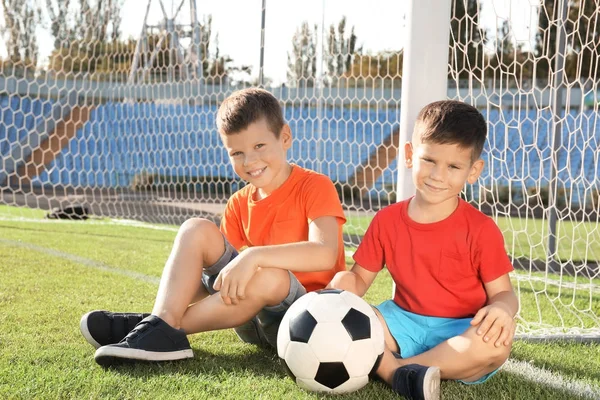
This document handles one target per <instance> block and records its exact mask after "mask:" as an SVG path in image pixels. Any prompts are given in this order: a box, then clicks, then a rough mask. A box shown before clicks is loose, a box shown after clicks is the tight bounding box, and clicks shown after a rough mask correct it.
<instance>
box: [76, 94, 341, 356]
mask: <svg viewBox="0 0 600 400" xmlns="http://www.w3.org/2000/svg"><path fill="white" fill-rule="evenodd" d="M217 128H218V131H219V134H220V136H221V140H222V142H223V144H224V146H225V148H226V149H227V152H228V153H229V158H230V161H231V164H232V166H233V168H234V170H235V172H236V174H237V175H238V176H240V178H242V179H244V180H245V181H247V182H248V185H246V186H245V187H244V188H243V189H241V190H239V191H238V192H236V193H235V194H234V195H233V196H231V198H230V199H229V201H228V202H227V206H226V208H225V211H224V213H223V218H222V220H221V226H220V229H219V227H217V226H216V225H214V224H213V223H212V222H210V221H208V220H205V219H199V218H193V219H190V220H188V221H186V222H185V223H183V224H182V226H181V227H180V229H179V232H178V234H177V237H176V238H175V243H174V246H173V249H172V251H171V255H170V256H169V258H168V260H167V262H166V265H165V268H164V271H163V274H162V277H161V281H160V285H159V289H158V294H157V296H156V301H155V303H154V308H153V310H152V313H151V314H134V313H111V312H107V311H92V312H90V313H87V314H86V315H84V316H83V317H82V319H81V323H80V329H81V332H82V334H83V336H84V337H85V338H86V339H87V341H88V342H89V343H91V344H92V345H93V346H95V347H96V348H97V350H96V354H95V360H96V362H97V363H99V364H101V365H111V364H113V363H117V362H120V361H125V360H130V361H131V360H133V361H135V360H146V361H165V360H178V359H185V358H192V357H193V352H192V349H191V347H190V344H189V342H188V339H187V336H186V335H188V334H192V333H198V332H205V331H210V330H217V329H226V328H234V329H235V331H236V333H237V334H238V336H239V337H240V338H241V339H242V340H243V341H245V342H247V343H253V344H259V345H271V346H276V343H277V329H278V327H279V323H280V322H281V318H282V317H283V315H284V313H285V312H286V310H287V309H288V308H289V307H290V305H291V304H292V303H293V302H294V301H295V300H297V299H298V298H299V297H300V296H302V295H303V294H305V293H306V291H312V290H317V289H322V288H324V287H325V286H326V285H327V283H328V282H329V281H330V280H331V278H333V276H334V275H335V273H336V272H339V271H342V270H345V257H344V247H343V241H342V226H343V224H344V222H345V218H344V213H343V210H342V206H341V204H340V201H339V198H338V195H337V192H336V190H335V188H334V186H333V183H332V182H331V180H330V179H329V178H328V177H326V176H324V175H321V174H318V173H316V172H313V171H310V170H307V169H304V168H301V167H299V166H297V165H293V164H290V163H289V162H288V161H287V150H288V149H289V148H290V147H291V145H292V132H291V131H290V127H289V126H288V125H287V124H286V123H285V122H284V120H283V115H282V111H281V107H280V105H279V102H278V101H277V99H275V97H273V96H272V95H271V94H270V93H269V92H267V91H265V90H261V89H246V90H241V91H238V92H235V93H233V94H232V95H231V96H229V97H228V98H227V99H225V101H224V102H223V103H222V104H221V106H220V108H219V111H218V114H217ZM246 247H247V248H246ZM243 248H246V249H245V250H244V251H242V252H240V253H238V251H239V250H241V249H243Z"/></svg>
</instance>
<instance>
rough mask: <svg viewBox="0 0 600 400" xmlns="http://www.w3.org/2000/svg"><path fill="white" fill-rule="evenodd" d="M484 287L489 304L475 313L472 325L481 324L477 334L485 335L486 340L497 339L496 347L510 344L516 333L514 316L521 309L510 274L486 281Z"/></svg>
mask: <svg viewBox="0 0 600 400" xmlns="http://www.w3.org/2000/svg"><path fill="white" fill-rule="evenodd" d="M484 287H485V291H486V294H487V298H488V302H487V305H486V306H485V307H483V308H482V309H481V310H479V311H478V312H477V314H475V317H473V320H472V321H471V325H473V326H476V325H479V327H478V328H477V334H478V335H480V336H481V335H483V340H484V341H486V342H487V341H489V340H495V345H496V347H499V346H500V345H502V344H503V345H505V346H508V345H509V344H510V343H511V342H512V339H513V337H514V335H515V328H516V325H515V321H514V316H515V315H516V314H517V311H519V300H518V299H517V296H516V295H515V292H514V290H513V287H512V284H511V282H510V278H509V276H508V274H504V275H501V276H500V277H499V278H497V279H494V280H493V281H491V282H488V283H484Z"/></svg>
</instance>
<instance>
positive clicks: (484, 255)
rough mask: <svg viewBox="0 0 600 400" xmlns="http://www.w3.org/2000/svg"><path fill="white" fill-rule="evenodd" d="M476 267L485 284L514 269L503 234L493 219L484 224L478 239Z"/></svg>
mask: <svg viewBox="0 0 600 400" xmlns="http://www.w3.org/2000/svg"><path fill="white" fill-rule="evenodd" d="M474 265H476V266H478V270H479V276H480V277H481V280H482V281H483V283H488V282H491V281H493V280H495V279H497V278H499V277H501V276H502V275H504V274H508V273H509V272H511V271H512V270H513V269H514V268H513V266H512V264H511V262H510V259H509V257H508V254H507V253H506V249H505V248H504V237H503V236H502V232H501V231H500V228H498V226H497V225H496V223H495V222H494V221H493V220H492V219H491V218H490V219H488V220H487V222H486V223H484V224H483V226H482V228H481V231H480V232H479V235H478V237H477V243H476V249H475V259H474Z"/></svg>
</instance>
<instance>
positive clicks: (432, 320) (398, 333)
mask: <svg viewBox="0 0 600 400" xmlns="http://www.w3.org/2000/svg"><path fill="white" fill-rule="evenodd" d="M375 308H376V309H377V310H378V311H379V312H380V313H381V315H382V316H383V319H384V320H385V322H386V324H387V326H388V328H389V330H390V332H391V334H392V336H393V337H394V340H396V343H397V344H398V348H399V349H400V353H396V354H394V355H395V356H396V357H398V358H409V357H413V356H416V355H418V354H421V353H424V352H426V351H427V350H430V349H432V348H434V347H435V346H437V345H438V344H440V343H442V342H444V341H446V340H448V339H450V338H451V337H454V336H458V335H460V334H462V333H463V332H465V331H466V330H467V329H468V328H469V327H470V326H471V320H472V319H473V318H440V317H428V316H425V315H419V314H414V313H411V312H408V311H406V310H404V309H403V308H401V307H400V306H398V305H397V304H396V303H394V301H393V300H387V301H384V302H383V303H381V304H380V305H378V306H376V307H375ZM496 372H498V370H497V369H496V370H494V371H492V372H490V373H489V374H487V375H485V376H482V377H481V378H480V379H478V380H477V381H474V382H465V381H460V382H462V383H465V384H467V385H470V384H477V383H483V382H485V381H487V380H488V379H489V378H490V377H492V376H493V375H494V374H496Z"/></svg>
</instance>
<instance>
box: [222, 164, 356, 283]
mask: <svg viewBox="0 0 600 400" xmlns="http://www.w3.org/2000/svg"><path fill="white" fill-rule="evenodd" d="M256 190H257V189H256V187H254V186H253V185H247V186H246V187H244V188H242V189H240V190H239V191H237V192H236V193H234V194H233V196H231V197H230V198H229V201H228V202H227V206H226V207H225V212H224V213H223V218H222V219H221V231H222V232H223V234H224V235H225V237H227V240H228V241H229V243H231V244H232V245H233V247H235V248H236V249H238V250H240V249H242V248H243V247H246V246H248V247H250V246H267V245H276V244H286V243H294V242H304V241H307V240H308V225H309V224H310V223H311V222H312V221H314V220H315V219H317V218H319V217H325V216H331V217H336V218H337V221H338V258H337V262H336V263H335V266H334V267H333V268H332V269H330V270H328V271H316V272H295V271H292V272H293V274H294V275H295V276H296V278H298V280H299V281H300V283H302V285H303V286H304V287H305V288H306V290H307V291H309V292H310V291H313V290H317V289H323V288H324V287H325V286H326V285H327V284H328V283H329V282H330V281H331V279H332V278H333V276H334V275H335V274H336V273H337V272H338V271H343V270H345V269H346V259H345V254H344V242H343V238H342V227H343V225H344V223H345V222H346V218H345V217H344V210H343V209H342V205H341V203H340V200H339V197H338V194H337V192H336V190H335V187H334V186H333V183H332V182H331V179H329V178H328V177H327V176H325V175H322V174H319V173H317V172H314V171H311V170H308V169H304V168H301V167H299V166H297V165H294V166H293V168H292V173H291V174H290V176H289V177H288V179H287V180H286V181H285V182H284V183H283V185H281V186H280V187H279V188H277V189H276V190H274V191H273V193H271V194H270V195H269V196H267V197H265V198H264V199H261V200H258V201H255V200H254V192H255V191H256Z"/></svg>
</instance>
